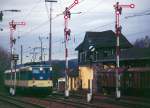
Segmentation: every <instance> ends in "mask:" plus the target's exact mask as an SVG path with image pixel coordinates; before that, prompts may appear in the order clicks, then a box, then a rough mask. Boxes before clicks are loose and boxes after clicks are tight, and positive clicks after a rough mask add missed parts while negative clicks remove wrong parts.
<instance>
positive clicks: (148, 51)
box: [97, 47, 150, 62]
mask: <svg viewBox="0 0 150 108" xmlns="http://www.w3.org/2000/svg"><path fill="white" fill-rule="evenodd" d="M115 58H116V56H115V55H112V56H109V57H102V58H101V59H100V60H98V61H97V62H110V61H115V60H116V59H115ZM124 60H150V48H135V47H133V48H129V49H125V50H123V51H121V52H120V61H124Z"/></svg>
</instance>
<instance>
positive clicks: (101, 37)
mask: <svg viewBox="0 0 150 108" xmlns="http://www.w3.org/2000/svg"><path fill="white" fill-rule="evenodd" d="M90 45H93V46H95V47H98V48H106V47H107V48H110V47H111V48H112V47H115V46H116V36H115V33H114V32H113V31H112V30H108V31H103V32H86V34H85V37H84V41H83V42H82V43H81V44H80V45H79V46H78V47H77V48H76V49H75V50H87V49H88V48H89V46H90ZM120 47H121V48H129V47H132V45H131V43H130V42H129V41H128V40H127V39H126V38H125V36H124V35H123V34H121V36H120Z"/></svg>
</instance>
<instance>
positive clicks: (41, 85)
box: [5, 65, 53, 95]
mask: <svg viewBox="0 0 150 108" xmlns="http://www.w3.org/2000/svg"><path fill="white" fill-rule="evenodd" d="M15 73H16V74H15ZM15 75H16V80H15ZM5 85H6V87H7V88H10V94H12V95H14V94H15V93H16V92H24V93H33V94H34V93H40V94H41V93H50V92H51V90H52V87H53V82H52V74H51V68H50V67H49V66H48V65H32V66H23V67H20V68H17V69H16V71H15V70H14V69H13V70H12V75H11V70H7V71H5ZM41 91H42V92H41Z"/></svg>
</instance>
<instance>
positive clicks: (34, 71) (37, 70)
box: [32, 68, 40, 74]
mask: <svg viewBox="0 0 150 108" xmlns="http://www.w3.org/2000/svg"><path fill="white" fill-rule="evenodd" d="M32 73H33V74H39V73H40V70H39V69H37V68H34V69H33V70H32Z"/></svg>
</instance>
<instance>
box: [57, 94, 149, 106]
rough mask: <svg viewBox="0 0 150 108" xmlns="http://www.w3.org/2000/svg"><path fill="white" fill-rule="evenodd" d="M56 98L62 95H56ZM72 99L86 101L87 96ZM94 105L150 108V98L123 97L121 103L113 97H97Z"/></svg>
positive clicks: (76, 96)
mask: <svg viewBox="0 0 150 108" xmlns="http://www.w3.org/2000/svg"><path fill="white" fill-rule="evenodd" d="M55 96H56V97H59V96H62V94H55ZM70 96H71V97H73V98H76V99H83V100H86V96H82V95H75V94H70ZM92 103H93V104H94V105H96V106H103V105H112V106H115V105H116V107H125V108H150V100H149V99H148V98H137V97H127V96H123V97H122V98H121V99H120V100H119V101H116V100H115V98H114V97H113V96H104V95H95V96H94V97H93V101H92Z"/></svg>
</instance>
